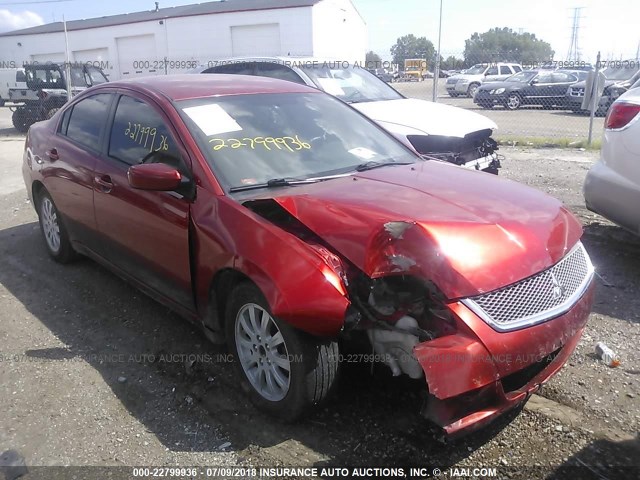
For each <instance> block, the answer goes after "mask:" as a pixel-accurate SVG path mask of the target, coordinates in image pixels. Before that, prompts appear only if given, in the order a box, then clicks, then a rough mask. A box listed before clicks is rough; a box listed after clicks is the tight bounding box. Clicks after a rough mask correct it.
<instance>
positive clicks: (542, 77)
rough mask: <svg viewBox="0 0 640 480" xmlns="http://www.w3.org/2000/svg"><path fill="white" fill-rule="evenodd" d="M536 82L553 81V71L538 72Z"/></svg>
mask: <svg viewBox="0 0 640 480" xmlns="http://www.w3.org/2000/svg"><path fill="white" fill-rule="evenodd" d="M538 83H553V73H551V72H541V73H540V74H538Z"/></svg>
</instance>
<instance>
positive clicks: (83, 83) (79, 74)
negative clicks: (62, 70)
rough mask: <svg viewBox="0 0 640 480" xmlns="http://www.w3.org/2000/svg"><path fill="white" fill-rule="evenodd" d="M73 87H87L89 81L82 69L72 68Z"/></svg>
mask: <svg viewBox="0 0 640 480" xmlns="http://www.w3.org/2000/svg"><path fill="white" fill-rule="evenodd" d="M71 85H72V86H73V87H87V86H88V85H87V79H86V78H85V76H84V71H83V70H82V67H71Z"/></svg>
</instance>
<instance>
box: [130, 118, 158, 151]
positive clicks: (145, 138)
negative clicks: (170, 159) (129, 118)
mask: <svg viewBox="0 0 640 480" xmlns="http://www.w3.org/2000/svg"><path fill="white" fill-rule="evenodd" d="M127 123H128V126H127V128H126V129H125V131H124V134H125V136H126V137H129V138H130V139H131V140H133V142H134V143H136V144H138V145H140V146H141V147H143V148H144V149H145V150H148V151H149V152H159V151H163V152H166V151H167V150H169V141H168V138H167V136H166V135H162V134H160V137H159V138H158V129H157V128H156V127H149V126H145V125H142V124H140V123H131V122H127Z"/></svg>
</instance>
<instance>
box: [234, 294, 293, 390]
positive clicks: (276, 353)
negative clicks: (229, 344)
mask: <svg viewBox="0 0 640 480" xmlns="http://www.w3.org/2000/svg"><path fill="white" fill-rule="evenodd" d="M235 341H236V348H237V351H238V360H239V361H240V365H241V366H242V369H243V370H244V372H245V374H246V376H247V379H248V380H249V382H250V383H251V386H252V387H253V388H254V389H255V390H256V392H258V393H259V394H260V395H261V396H262V397H263V398H265V399H267V400H270V401H272V402H278V401H280V400H282V399H283V398H285V397H286V396H287V393H288V391H289V385H290V381H291V362H290V360H289V353H288V351H287V346H286V344H285V341H284V337H283V336H282V332H281V331H280V329H279V328H278V325H276V322H275V321H274V320H273V318H272V317H271V315H270V314H269V312H267V311H266V310H265V309H264V308H262V307H261V306H260V305H257V304H255V303H249V304H247V305H244V306H243V307H242V308H241V309H240V310H239V311H238V315H237V317H236V324H235Z"/></svg>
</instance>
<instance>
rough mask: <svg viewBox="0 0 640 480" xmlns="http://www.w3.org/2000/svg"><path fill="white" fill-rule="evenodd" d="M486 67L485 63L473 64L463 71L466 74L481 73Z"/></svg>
mask: <svg viewBox="0 0 640 480" xmlns="http://www.w3.org/2000/svg"><path fill="white" fill-rule="evenodd" d="M486 69H487V66H486V65H474V66H473V67H471V68H469V69H467V70H465V71H463V72H462V73H464V74H466V75H482V74H483V73H484V71H485V70H486Z"/></svg>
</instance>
